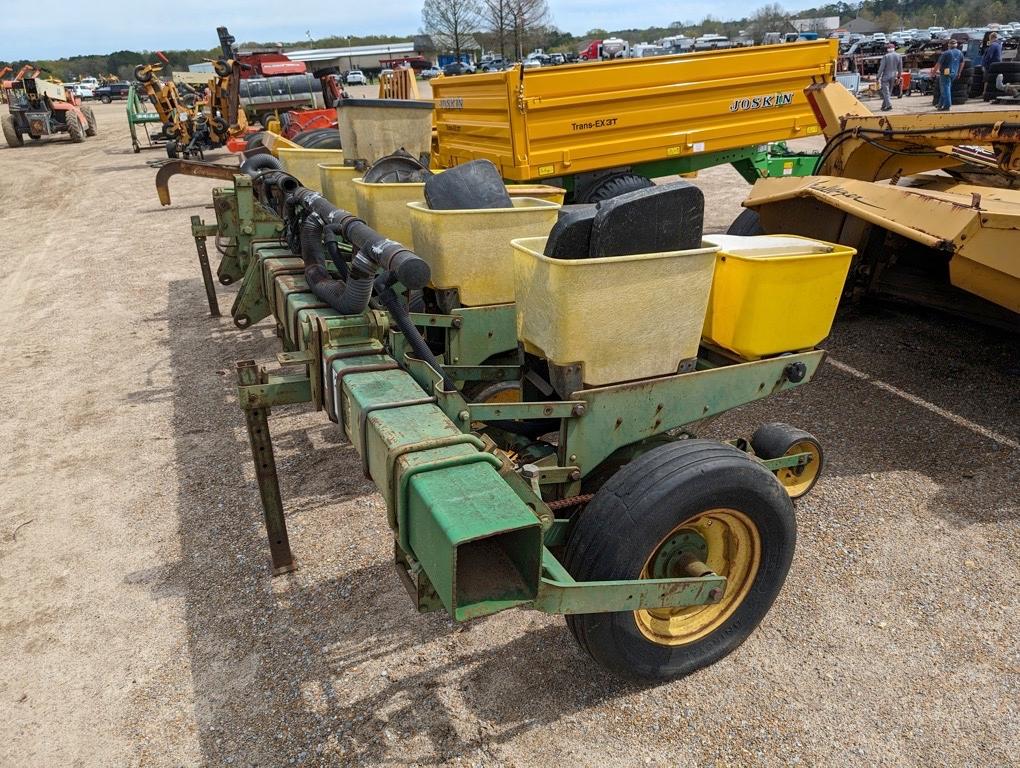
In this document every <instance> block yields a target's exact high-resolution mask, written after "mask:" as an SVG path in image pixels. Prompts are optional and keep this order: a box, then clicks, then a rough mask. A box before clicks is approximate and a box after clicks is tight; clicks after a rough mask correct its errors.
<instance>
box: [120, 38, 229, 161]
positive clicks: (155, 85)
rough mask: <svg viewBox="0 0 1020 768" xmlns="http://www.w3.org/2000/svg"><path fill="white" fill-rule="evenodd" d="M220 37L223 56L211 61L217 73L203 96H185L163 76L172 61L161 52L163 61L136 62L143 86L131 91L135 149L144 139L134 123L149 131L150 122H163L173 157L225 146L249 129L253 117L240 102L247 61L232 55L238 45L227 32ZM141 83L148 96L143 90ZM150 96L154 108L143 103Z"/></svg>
mask: <svg viewBox="0 0 1020 768" xmlns="http://www.w3.org/2000/svg"><path fill="white" fill-rule="evenodd" d="M224 32H225V30H224ZM229 39H230V40H232V38H229ZM221 43H222V47H223V56H222V57H221V58H219V59H216V60H214V61H212V62H211V63H212V66H213V77H212V78H210V80H209V82H208V86H207V88H206V89H205V94H204V95H203V96H202V97H201V98H199V99H196V98H191V97H189V98H184V97H182V95H181V92H180V89H179V87H178V85H177V83H175V82H174V80H173V78H172V77H170V76H168V77H166V79H162V78H160V77H159V74H160V72H161V71H162V70H163V69H164V68H165V67H166V66H168V64H167V60H166V57H165V56H163V55H162V54H161V53H157V56H158V57H159V58H160V59H161V61H162V63H159V64H140V65H138V66H137V67H135V80H136V81H137V83H138V86H136V87H135V90H134V92H133V93H132V94H130V95H129V97H128V124H129V126H130V128H131V144H132V147H133V148H134V150H135V151H136V152H137V151H139V149H140V148H141V142H140V141H139V138H138V135H137V132H136V128H135V126H137V125H142V126H144V130H145V132H146V135H148V124H149V123H154V122H157V121H158V122H159V123H160V125H161V127H162V130H161V131H160V135H159V141H160V143H165V146H166V153H167V156H168V157H170V158H176V157H185V158H187V157H201V156H202V153H203V152H205V151H206V150H210V149H215V148H217V147H222V146H224V145H225V144H226V143H227V141H228V140H229V139H231V138H232V137H235V136H241V135H243V134H244V133H245V132H246V131H247V129H248V120H247V118H246V117H245V114H244V111H243V110H241V109H240V104H239V95H240V94H239V92H240V81H241V67H242V64H241V62H239V61H237V60H236V59H235V58H234V57H233V49H232V47H231V45H230V43H229V42H224V41H223V35H222V34H221ZM139 89H141V91H142V92H143V93H144V96H142V95H141V94H139V93H138V90H139ZM145 101H148V102H149V103H150V104H152V106H153V107H154V109H155V112H154V113H150V112H148V110H147V109H146V108H145V107H144V102H145ZM151 143H152V142H151V139H150V144H151Z"/></svg>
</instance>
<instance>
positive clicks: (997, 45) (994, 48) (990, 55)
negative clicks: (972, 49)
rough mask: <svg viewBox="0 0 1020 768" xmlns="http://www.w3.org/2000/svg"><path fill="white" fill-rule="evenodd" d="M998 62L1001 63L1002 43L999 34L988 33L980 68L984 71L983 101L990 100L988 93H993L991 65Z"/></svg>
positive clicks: (993, 78)
mask: <svg viewBox="0 0 1020 768" xmlns="http://www.w3.org/2000/svg"><path fill="white" fill-rule="evenodd" d="M1000 61H1002V43H1001V42H999V33H998V32H989V33H988V40H987V42H986V43H985V49H984V51H982V53H981V66H982V67H984V70H985V89H984V92H983V93H982V98H984V100H985V101H990V100H991V97H990V95H989V92H994V90H995V85H994V84H995V75H993V74H992V64H998V63H999V62H1000Z"/></svg>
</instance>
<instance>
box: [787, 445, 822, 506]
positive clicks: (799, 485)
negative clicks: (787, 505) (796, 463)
mask: <svg viewBox="0 0 1020 768" xmlns="http://www.w3.org/2000/svg"><path fill="white" fill-rule="evenodd" d="M795 453H810V454H811V461H809V462H808V463H807V464H804V465H803V466H800V467H783V468H782V469H780V470H778V471H777V472H776V477H777V478H779V482H780V483H782V484H783V487H784V488H785V489H786V492H787V493H788V494H789V495H790V498H791V499H797V498H800V497H801V496H803V495H804V494H805V493H807V492H808V491H810V490H811V486H813V485H814V484H815V480H817V479H818V472H819V471H820V470H821V468H822V455H821V452H820V451H819V450H818V446H817V445H816V444H815V443H813V442H812V441H810V440H801V441H800V442H799V443H794V444H793V445H791V446H790V448H789V449H788V450H787V451H786V453H784V454H783V455H784V456H792V455H793V454H795Z"/></svg>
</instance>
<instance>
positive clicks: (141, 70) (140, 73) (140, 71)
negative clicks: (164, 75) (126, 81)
mask: <svg viewBox="0 0 1020 768" xmlns="http://www.w3.org/2000/svg"><path fill="white" fill-rule="evenodd" d="M151 79H152V72H150V71H148V70H146V69H145V65H144V64H139V65H138V66H136V67H135V80H137V81H138V82H140V83H147V82H149V81H150V80H151ZM103 101H104V102H106V103H107V104H108V103H109V102H108V101H106V97H103Z"/></svg>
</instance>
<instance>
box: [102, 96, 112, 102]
mask: <svg viewBox="0 0 1020 768" xmlns="http://www.w3.org/2000/svg"><path fill="white" fill-rule="evenodd" d="M99 100H100V101H101V102H103V103H104V104H111V103H112V102H113V99H111V98H110V97H109V96H100V97H99Z"/></svg>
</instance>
